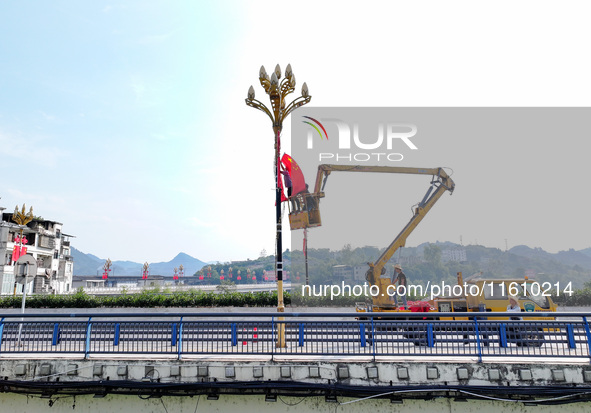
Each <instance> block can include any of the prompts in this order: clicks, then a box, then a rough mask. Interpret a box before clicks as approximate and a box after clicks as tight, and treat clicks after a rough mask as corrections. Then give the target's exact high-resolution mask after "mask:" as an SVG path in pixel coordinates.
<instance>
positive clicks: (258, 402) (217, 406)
mask: <svg viewBox="0 0 591 413" xmlns="http://www.w3.org/2000/svg"><path fill="white" fill-rule="evenodd" d="M345 403H348V404H345ZM0 406H2V408H1V411H3V412H15V413H16V412H18V413H20V412H23V413H29V412H31V413H33V412H51V413H66V412H69V413H72V412H74V413H75V412H77V411H78V412H85V413H111V412H113V413H118V412H123V413H151V412H158V413H184V412H186V413H193V412H224V413H230V412H237V413H251V412H252V413H266V412H269V413H282V412H338V413H346V412H371V413H382V412H384V413H385V412H388V413H392V412H396V413H416V412H424V413H469V412H470V413H488V412H490V413H504V412H511V413H556V412H557V411H561V412H568V413H587V412H589V411H590V409H591V405H590V404H589V403H575V404H569V405H565V406H541V405H538V406H525V405H524V404H523V403H519V402H518V403H515V402H512V403H509V402H499V401H472V400H469V401H466V402H456V401H453V399H435V400H430V401H425V400H404V401H403V402H402V404H392V403H390V401H388V400H361V401H359V400H357V399H346V398H339V400H338V403H327V402H325V400H324V398H323V397H310V398H301V397H280V398H278V400H277V401H276V402H265V398H264V396H261V395H257V396H226V395H221V396H220V397H219V400H207V398H206V396H194V397H188V396H184V397H162V398H159V399H147V400H142V399H141V398H139V397H137V396H113V395H108V396H106V397H104V398H93V396H76V397H72V396H66V397H54V398H52V399H44V398H39V397H31V396H26V395H21V394H9V393H0Z"/></svg>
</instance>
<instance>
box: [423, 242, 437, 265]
mask: <svg viewBox="0 0 591 413" xmlns="http://www.w3.org/2000/svg"><path fill="white" fill-rule="evenodd" d="M423 256H424V257H425V261H427V262H428V263H430V264H432V265H438V264H439V263H441V249H440V248H439V247H438V246H437V245H435V244H429V245H427V246H426V247H425V249H424V251H423Z"/></svg>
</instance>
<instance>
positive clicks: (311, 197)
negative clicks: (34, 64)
mask: <svg viewBox="0 0 591 413" xmlns="http://www.w3.org/2000/svg"><path fill="white" fill-rule="evenodd" d="M333 171H338V172H374V173H394V174H412V175H431V176H432V179H431V185H430V186H429V189H428V190H427V193H426V194H425V196H424V197H423V199H422V200H421V201H420V202H419V203H418V204H417V206H416V207H415V208H414V211H413V216H412V218H411V219H410V221H409V222H408V223H407V224H406V226H405V227H404V228H403V229H402V231H401V232H400V233H399V234H398V236H397V237H396V238H395V239H394V241H392V243H391V244H390V245H389V246H388V248H386V250H385V251H384V252H383V253H382V255H381V256H380V257H379V258H378V260H377V261H376V262H375V263H371V262H370V263H368V265H369V269H368V270H367V273H366V275H365V278H366V279H367V281H368V282H369V283H370V285H376V286H378V288H379V294H378V295H377V296H375V297H373V303H372V305H371V306H369V305H368V306H367V307H364V305H365V304H364V305H363V306H362V305H360V304H361V303H360V304H358V305H357V308H356V309H357V311H361V312H364V311H398V309H397V308H396V306H395V305H394V303H393V302H392V301H391V300H390V297H389V295H388V293H387V289H388V286H390V285H391V284H392V283H391V280H390V279H388V278H381V276H382V275H383V274H385V273H386V269H385V265H386V264H387V263H388V261H389V260H390V258H392V256H393V255H394V253H395V252H396V251H397V250H398V249H399V248H400V247H404V246H405V244H406V239H407V238H408V236H409V235H410V234H411V233H412V231H413V230H414V229H415V228H416V227H417V225H418V224H419V223H420V222H421V221H422V219H423V218H424V217H425V215H426V214H427V213H428V212H429V210H431V208H432V207H433V205H435V203H436V202H437V200H438V199H439V198H441V196H442V195H443V194H444V193H445V191H449V192H450V194H451V193H453V190H454V187H455V184H454V182H453V180H452V179H451V177H450V176H449V175H448V174H447V172H446V171H445V170H444V169H443V168H412V167H396V166H361V165H328V164H324V165H319V166H318V174H317V175H316V182H315V186H314V192H313V193H300V194H298V195H296V197H295V198H296V199H295V203H294V204H295V205H297V206H299V207H296V208H293V206H290V208H291V210H290V213H289V223H290V226H291V229H292V230H294V229H304V228H310V227H318V226H320V225H321V224H322V222H321V218H320V209H319V204H320V199H321V198H323V197H324V192H323V191H324V186H325V185H326V180H327V179H328V176H329V175H330V174H331V172H333Z"/></svg>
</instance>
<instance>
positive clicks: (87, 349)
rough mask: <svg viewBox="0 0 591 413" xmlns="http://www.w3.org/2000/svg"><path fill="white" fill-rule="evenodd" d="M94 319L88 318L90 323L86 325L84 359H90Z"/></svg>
mask: <svg viewBox="0 0 591 413" xmlns="http://www.w3.org/2000/svg"><path fill="white" fill-rule="evenodd" d="M91 320H92V317H88V322H87V324H86V346H85V349H84V358H85V359H87V358H88V353H90V334H91V333H92V322H91Z"/></svg>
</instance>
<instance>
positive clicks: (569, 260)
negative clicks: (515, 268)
mask: <svg viewBox="0 0 591 413" xmlns="http://www.w3.org/2000/svg"><path fill="white" fill-rule="evenodd" d="M586 251H589V254H591V248H587V250H581V251H575V250H574V249H572V248H571V249H570V250H568V251H559V252H557V253H555V254H552V253H549V252H546V251H544V250H543V249H541V248H530V247H527V246H525V245H518V246H516V247H513V248H511V249H510V250H509V252H510V253H512V254H515V255H519V256H522V257H527V258H531V259H536V260H542V261H555V262H558V263H561V264H564V265H569V266H575V265H578V266H579V267H582V268H585V269H591V255H587V252H586Z"/></svg>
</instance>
